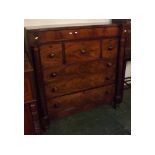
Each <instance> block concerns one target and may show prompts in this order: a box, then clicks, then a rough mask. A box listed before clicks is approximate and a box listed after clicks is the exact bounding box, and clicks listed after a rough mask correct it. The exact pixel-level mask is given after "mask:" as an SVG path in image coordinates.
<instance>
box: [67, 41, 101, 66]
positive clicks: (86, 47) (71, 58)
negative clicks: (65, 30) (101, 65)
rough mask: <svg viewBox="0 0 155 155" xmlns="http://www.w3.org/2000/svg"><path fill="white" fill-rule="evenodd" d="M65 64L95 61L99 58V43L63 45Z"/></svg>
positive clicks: (85, 42)
mask: <svg viewBox="0 0 155 155" xmlns="http://www.w3.org/2000/svg"><path fill="white" fill-rule="evenodd" d="M65 50H66V51H65V52H66V61H67V63H76V62H84V61H90V60H96V59H98V58H99V57H100V42H99V41H98V40H93V41H79V42H69V43H66V44H65Z"/></svg>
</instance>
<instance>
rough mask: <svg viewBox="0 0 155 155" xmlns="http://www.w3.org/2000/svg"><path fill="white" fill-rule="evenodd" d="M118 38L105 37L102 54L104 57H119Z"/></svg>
mask: <svg viewBox="0 0 155 155" xmlns="http://www.w3.org/2000/svg"><path fill="white" fill-rule="evenodd" d="M118 45H119V44H118V39H104V40H103V41H102V56H103V59H104V60H106V59H108V60H109V59H111V60H116V59H117V53H118Z"/></svg>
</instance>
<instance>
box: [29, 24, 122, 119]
mask: <svg viewBox="0 0 155 155" xmlns="http://www.w3.org/2000/svg"><path fill="white" fill-rule="evenodd" d="M122 31H123V27H122V25H121V24H109V25H98V26H96V25H95V26H81V27H80V26H79V27H65V28H48V29H36V30H28V31H27V34H28V43H29V47H31V49H32V50H31V54H32V55H33V61H34V67H35V78H36V83H37V90H38V95H39V108H40V111H41V114H40V117H41V118H42V120H43V118H44V117H46V119H48V115H49V116H50V118H57V117H63V116H66V115H69V114H72V113H75V112H77V111H82V110H86V109H89V108H92V107H95V106H97V105H100V104H104V103H107V102H108V103H112V102H117V103H118V102H121V99H122V91H123V87H122V81H123V78H122V77H123V68H124V62H123V59H124V35H123V34H124V33H122ZM51 54H52V55H51Z"/></svg>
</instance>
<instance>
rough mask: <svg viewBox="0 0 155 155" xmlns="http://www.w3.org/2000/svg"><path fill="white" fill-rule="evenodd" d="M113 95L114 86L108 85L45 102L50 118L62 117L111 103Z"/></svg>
mask: <svg viewBox="0 0 155 155" xmlns="http://www.w3.org/2000/svg"><path fill="white" fill-rule="evenodd" d="M114 94H115V86H114V85H109V86H106V87H100V88H97V89H91V90H88V91H83V92H79V93H75V94H71V95H66V96H62V97H57V98H54V99H50V100H48V101H47V106H48V112H49V116H50V117H51V118H57V117H62V116H66V115H68V114H71V113H74V112H77V111H81V110H87V109H90V108H92V107H95V106H97V105H100V104H104V103H111V102H112V101H113V98H114Z"/></svg>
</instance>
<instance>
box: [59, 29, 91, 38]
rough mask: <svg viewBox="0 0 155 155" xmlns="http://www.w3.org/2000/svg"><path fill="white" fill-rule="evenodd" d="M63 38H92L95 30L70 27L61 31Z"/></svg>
mask: <svg viewBox="0 0 155 155" xmlns="http://www.w3.org/2000/svg"><path fill="white" fill-rule="evenodd" d="M61 34H62V38H63V39H78V38H90V37H92V36H93V30H92V29H91V28H90V29H70V30H62V31H61Z"/></svg>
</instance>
